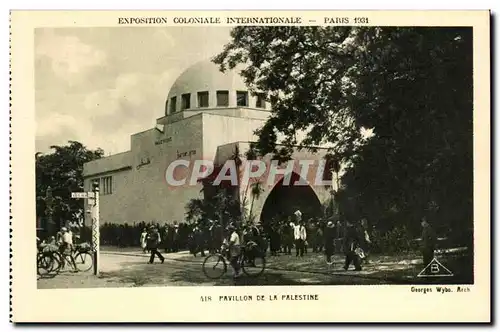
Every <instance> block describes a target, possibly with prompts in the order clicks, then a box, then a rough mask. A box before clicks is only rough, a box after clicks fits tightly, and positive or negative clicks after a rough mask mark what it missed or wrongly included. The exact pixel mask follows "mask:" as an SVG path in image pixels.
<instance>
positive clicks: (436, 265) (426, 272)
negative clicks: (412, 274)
mask: <svg viewBox="0 0 500 332" xmlns="http://www.w3.org/2000/svg"><path fill="white" fill-rule="evenodd" d="M452 276H453V273H452V272H451V271H450V270H449V269H448V268H446V266H444V265H443V264H441V263H440V262H439V261H438V260H437V258H434V259H433V260H432V261H431V262H430V263H429V264H427V266H426V267H425V268H424V269H423V270H422V271H421V272H420V273H419V274H418V275H417V277H420V278H424V277H452Z"/></svg>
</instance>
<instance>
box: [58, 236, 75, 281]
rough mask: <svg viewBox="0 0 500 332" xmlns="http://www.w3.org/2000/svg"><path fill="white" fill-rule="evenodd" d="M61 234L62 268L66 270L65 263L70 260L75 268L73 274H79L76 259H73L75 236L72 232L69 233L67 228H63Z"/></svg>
mask: <svg viewBox="0 0 500 332" xmlns="http://www.w3.org/2000/svg"><path fill="white" fill-rule="evenodd" d="M61 233H62V236H61V247H60V253H61V256H62V259H61V267H62V268H63V269H64V266H65V262H66V260H67V259H68V258H69V260H70V262H71V265H72V268H73V272H78V269H77V267H76V262H75V258H74V257H73V234H72V233H71V232H70V231H68V229H67V228H66V227H63V228H61Z"/></svg>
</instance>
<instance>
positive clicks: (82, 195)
mask: <svg viewBox="0 0 500 332" xmlns="http://www.w3.org/2000/svg"><path fill="white" fill-rule="evenodd" d="M94 197H95V194H94V193H93V192H92V191H90V192H85V191H81V192H72V193H71V198H94Z"/></svg>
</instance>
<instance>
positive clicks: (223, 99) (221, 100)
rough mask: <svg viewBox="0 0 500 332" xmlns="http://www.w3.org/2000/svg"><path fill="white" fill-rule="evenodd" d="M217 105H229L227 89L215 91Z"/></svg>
mask: <svg viewBox="0 0 500 332" xmlns="http://www.w3.org/2000/svg"><path fill="white" fill-rule="evenodd" d="M217 106H229V91H217Z"/></svg>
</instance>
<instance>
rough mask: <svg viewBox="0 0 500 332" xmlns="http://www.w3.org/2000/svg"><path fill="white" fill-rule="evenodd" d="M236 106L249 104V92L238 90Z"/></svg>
mask: <svg viewBox="0 0 500 332" xmlns="http://www.w3.org/2000/svg"><path fill="white" fill-rule="evenodd" d="M236 106H248V92H246V91H236Z"/></svg>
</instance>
